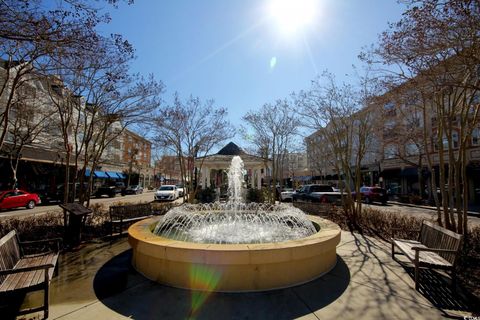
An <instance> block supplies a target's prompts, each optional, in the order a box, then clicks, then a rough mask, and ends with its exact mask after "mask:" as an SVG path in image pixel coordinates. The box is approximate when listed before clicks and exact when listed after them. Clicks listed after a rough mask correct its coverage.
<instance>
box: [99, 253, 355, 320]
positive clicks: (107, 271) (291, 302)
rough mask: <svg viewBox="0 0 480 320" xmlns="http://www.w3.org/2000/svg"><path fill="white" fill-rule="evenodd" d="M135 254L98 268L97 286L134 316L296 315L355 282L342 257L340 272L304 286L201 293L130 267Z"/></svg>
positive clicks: (104, 298) (114, 306)
mask: <svg viewBox="0 0 480 320" xmlns="http://www.w3.org/2000/svg"><path fill="white" fill-rule="evenodd" d="M131 255H132V251H131V250H127V251H125V252H123V253H121V254H119V255H117V256H115V257H114V258H113V259H111V260H109V261H108V262H107V263H106V264H104V265H103V266H102V268H100V270H99V271H98V272H97V274H96V276H95V278H94V284H93V285H94V290H95V294H96V296H97V297H98V299H99V300H100V301H101V302H102V303H103V304H104V305H105V306H107V307H108V308H110V309H111V310H113V311H115V312H117V313H119V314H122V315H124V316H126V317H131V318H134V319H152V318H155V319H185V318H190V319H194V318H195V319H227V318H228V319H232V318H234V319H292V318H298V317H301V316H304V315H308V314H310V313H312V312H314V311H316V310H318V309H321V308H323V307H325V306H327V305H329V304H331V303H332V302H334V301H335V300H336V299H338V297H340V296H341V295H342V294H343V292H344V291H345V290H346V289H347V287H348V285H349V283H350V272H349V269H348V267H347V265H346V264H345V262H344V261H343V259H342V258H341V257H339V256H337V265H336V266H335V268H334V269H333V270H332V271H331V272H330V274H332V273H335V275H336V276H333V277H332V276H325V277H321V278H319V279H316V280H313V281H311V282H308V283H306V284H303V285H299V286H295V287H291V288H286V289H279V290H272V291H265V292H252V293H217V292H199V291H192V290H185V289H177V288H173V287H168V286H164V285H160V284H158V283H155V282H153V281H150V280H148V279H146V278H144V277H143V276H141V275H140V274H139V273H137V272H136V271H135V270H134V269H133V268H132V267H131V265H130V259H131ZM292 272H295V271H294V270H292ZM305 292H307V293H312V294H315V296H316V299H313V300H312V299H308V297H305ZM307 300H308V302H307Z"/></svg>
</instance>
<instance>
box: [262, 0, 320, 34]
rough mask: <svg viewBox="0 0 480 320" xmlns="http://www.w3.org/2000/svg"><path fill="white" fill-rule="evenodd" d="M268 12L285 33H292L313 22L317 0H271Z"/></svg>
mask: <svg viewBox="0 0 480 320" xmlns="http://www.w3.org/2000/svg"><path fill="white" fill-rule="evenodd" d="M268 12H269V14H270V16H271V18H272V20H273V21H274V22H275V23H276V25H277V27H278V29H279V31H280V32H281V33H282V34H284V35H292V34H295V33H297V32H298V31H301V30H302V29H304V28H305V27H306V26H307V25H309V24H310V23H312V22H313V19H314V17H315V13H316V0H270V2H269V5H268Z"/></svg>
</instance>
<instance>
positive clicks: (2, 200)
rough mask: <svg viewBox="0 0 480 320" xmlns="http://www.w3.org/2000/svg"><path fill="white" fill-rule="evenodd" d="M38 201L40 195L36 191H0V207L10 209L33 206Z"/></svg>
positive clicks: (30, 207) (31, 207)
mask: <svg viewBox="0 0 480 320" xmlns="http://www.w3.org/2000/svg"><path fill="white" fill-rule="evenodd" d="M39 203H40V197H39V196H38V195H37V194H36V193H28V192H26V191H23V190H18V189H17V190H7V191H0V209H12V208H18V207H25V208H27V209H33V208H35V205H37V204H39Z"/></svg>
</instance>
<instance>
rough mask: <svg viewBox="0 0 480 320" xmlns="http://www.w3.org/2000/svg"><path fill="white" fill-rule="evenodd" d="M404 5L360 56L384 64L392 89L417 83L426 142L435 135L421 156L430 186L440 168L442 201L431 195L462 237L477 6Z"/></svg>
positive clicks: (479, 24) (454, 0)
mask: <svg viewBox="0 0 480 320" xmlns="http://www.w3.org/2000/svg"><path fill="white" fill-rule="evenodd" d="M406 3H407V6H408V9H407V11H406V12H405V13H404V15H403V17H402V19H401V20H400V21H398V22H397V23H395V24H392V25H391V26H390V29H389V30H387V31H385V32H384V33H383V34H382V35H381V37H380V42H379V44H378V45H377V46H376V47H375V48H374V49H373V50H372V51H371V52H370V55H368V54H365V55H363V58H364V59H365V60H366V61H368V62H370V63H376V64H377V65H386V66H388V67H389V68H388V69H389V72H388V77H387V80H389V82H390V83H391V86H392V87H394V86H398V85H399V84H402V83H406V82H410V83H412V84H414V85H415V88H416V90H417V92H418V95H419V96H420V106H422V107H423V113H424V115H425V117H424V128H425V129H424V140H425V141H427V140H428V136H430V135H433V136H434V138H433V139H432V140H433V141H432V140H431V141H430V143H429V144H428V148H426V150H425V155H426V157H427V161H428V163H429V167H430V169H431V172H432V184H433V185H435V180H434V179H433V178H434V177H435V176H434V172H435V171H434V170H432V169H433V168H432V167H434V165H438V168H439V183H440V185H439V187H440V188H439V189H440V192H441V196H442V203H441V204H440V202H439V201H438V200H439V199H437V198H436V197H435V200H436V203H437V212H438V217H437V220H438V223H439V224H441V225H442V224H444V225H445V226H446V227H447V228H449V229H451V230H454V231H457V232H459V233H464V232H466V228H467V219H466V218H467V205H468V192H467V191H468V190H467V177H466V165H467V157H466V155H467V153H466V150H467V149H468V147H469V145H470V140H471V139H470V138H471V135H472V132H473V130H475V128H476V127H477V126H478V118H479V117H478V111H479V109H478V108H479V106H478V104H474V103H473V102H474V100H475V97H476V95H478V90H479V89H480V82H479V77H478V65H479V64H480V51H479V48H480V41H479V40H480V34H479V32H478V30H480V4H479V3H478V1H468V0H451V1H439V0H422V1H414V0H411V1H407V2H406ZM461 186H463V187H461ZM434 191H435V190H434ZM434 195H435V193H434ZM441 211H443V216H442V215H441ZM455 211H456V212H457V217H456V218H455V214H454V212H455Z"/></svg>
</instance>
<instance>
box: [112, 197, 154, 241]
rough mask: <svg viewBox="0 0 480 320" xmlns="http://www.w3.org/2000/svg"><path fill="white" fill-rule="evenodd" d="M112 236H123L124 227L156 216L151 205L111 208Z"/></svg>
mask: <svg viewBox="0 0 480 320" xmlns="http://www.w3.org/2000/svg"><path fill="white" fill-rule="evenodd" d="M109 211H110V236H113V234H114V233H118V234H120V235H121V234H122V232H123V230H124V227H125V226H128V225H130V224H132V223H134V222H137V221H140V220H143V219H146V218H148V217H151V216H152V215H154V214H155V212H154V211H153V208H152V205H151V204H150V203H141V204H129V205H124V206H111V207H110V210H109Z"/></svg>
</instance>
